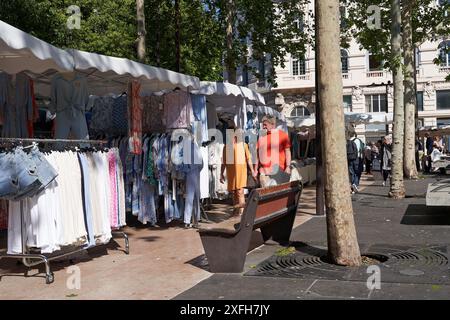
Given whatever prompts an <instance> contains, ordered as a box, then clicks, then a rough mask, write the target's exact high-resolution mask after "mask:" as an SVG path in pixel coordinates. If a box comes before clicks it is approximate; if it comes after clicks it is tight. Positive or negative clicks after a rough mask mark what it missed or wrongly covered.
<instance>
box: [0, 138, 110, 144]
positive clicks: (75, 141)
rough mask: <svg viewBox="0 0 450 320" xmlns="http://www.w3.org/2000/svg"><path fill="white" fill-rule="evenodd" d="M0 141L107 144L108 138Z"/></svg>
mask: <svg viewBox="0 0 450 320" xmlns="http://www.w3.org/2000/svg"><path fill="white" fill-rule="evenodd" d="M0 142H45V143H60V142H64V143H92V144H107V143H108V141H106V140H70V139H29V138H0Z"/></svg>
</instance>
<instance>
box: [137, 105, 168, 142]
mask: <svg viewBox="0 0 450 320" xmlns="http://www.w3.org/2000/svg"><path fill="white" fill-rule="evenodd" d="M163 100H164V99H163V97H159V96H150V97H142V98H141V101H142V106H143V109H144V110H143V116H142V132H144V133H154V132H160V133H163V132H165V131H166V127H165V126H164V122H163V119H164V104H163Z"/></svg>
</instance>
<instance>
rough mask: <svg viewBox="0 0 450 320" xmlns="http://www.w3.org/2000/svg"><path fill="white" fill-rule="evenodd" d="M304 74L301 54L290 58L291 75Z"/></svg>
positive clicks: (303, 61)
mask: <svg viewBox="0 0 450 320" xmlns="http://www.w3.org/2000/svg"><path fill="white" fill-rule="evenodd" d="M304 74H306V62H305V58H304V57H303V56H301V57H293V58H292V75H293V76H299V75H304Z"/></svg>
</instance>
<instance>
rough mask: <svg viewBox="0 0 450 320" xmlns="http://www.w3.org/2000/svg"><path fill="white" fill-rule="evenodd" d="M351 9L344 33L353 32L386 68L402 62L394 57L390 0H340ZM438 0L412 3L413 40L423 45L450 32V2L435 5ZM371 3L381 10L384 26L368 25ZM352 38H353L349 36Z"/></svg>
mask: <svg viewBox="0 0 450 320" xmlns="http://www.w3.org/2000/svg"><path fill="white" fill-rule="evenodd" d="M341 2H342V5H343V6H345V7H347V8H348V11H349V14H348V18H347V19H346V24H347V25H348V26H349V27H348V28H347V29H346V30H344V32H345V36H346V37H349V36H350V35H353V36H354V37H355V38H356V39H357V41H358V42H359V43H360V45H361V47H362V48H364V49H367V50H368V51H370V52H371V53H372V54H374V55H375V56H376V57H377V58H379V59H381V60H384V61H386V64H385V67H386V68H388V69H391V70H392V68H393V67H394V66H395V65H398V64H399V63H400V61H399V59H398V57H397V58H393V57H392V56H391V45H390V37H391V30H390V24H391V16H390V7H391V4H390V1H389V0H357V1H356V0H341ZM435 4H436V1H435V0H415V1H414V6H413V15H412V20H413V21H412V23H413V42H414V43H416V44H421V43H423V42H424V41H426V40H434V39H438V38H439V37H442V36H446V35H449V34H450V24H449V23H448V22H449V18H450V15H448V14H446V11H448V10H450V2H446V3H444V4H443V5H441V6H436V5H435ZM370 6H377V7H379V8H380V13H381V28H375V29H371V28H369V27H368V23H367V22H368V17H369V16H371V15H372V14H373V12H371V13H368V9H369V7H370ZM349 38H350V37H349Z"/></svg>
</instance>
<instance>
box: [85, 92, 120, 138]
mask: <svg viewBox="0 0 450 320" xmlns="http://www.w3.org/2000/svg"><path fill="white" fill-rule="evenodd" d="M113 102H114V99H113V98H112V97H100V98H97V99H96V100H95V102H94V107H93V108H92V118H91V121H90V125H89V134H90V135H93V136H95V135H97V134H113V133H114V132H113V130H112V129H113V128H112V123H113V117H112V116H113Z"/></svg>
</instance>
